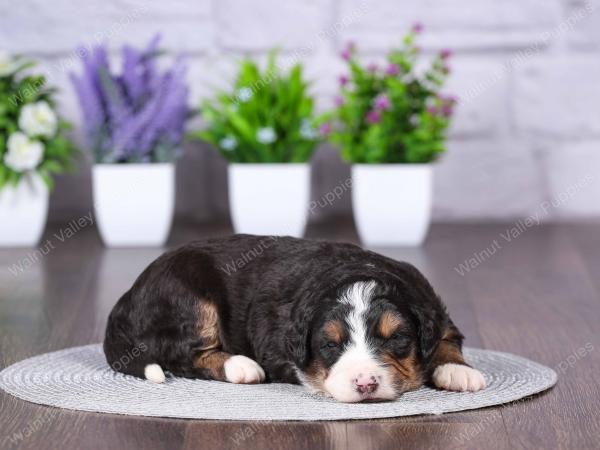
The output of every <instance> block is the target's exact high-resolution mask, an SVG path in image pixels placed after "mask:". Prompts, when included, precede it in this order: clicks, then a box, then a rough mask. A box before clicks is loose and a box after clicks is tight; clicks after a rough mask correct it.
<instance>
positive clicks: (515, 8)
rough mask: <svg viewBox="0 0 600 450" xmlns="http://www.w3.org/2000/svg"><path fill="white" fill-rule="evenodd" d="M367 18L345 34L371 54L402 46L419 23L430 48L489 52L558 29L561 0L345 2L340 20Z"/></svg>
mask: <svg viewBox="0 0 600 450" xmlns="http://www.w3.org/2000/svg"><path fill="white" fill-rule="evenodd" d="M361 5H366V6H365V7H364V13H363V14H362V15H361V16H360V17H359V18H358V20H357V21H355V22H354V23H353V24H352V25H351V26H349V27H348V28H347V29H346V30H345V31H344V33H343V39H344V40H348V39H351V40H355V41H356V42H358V43H359V44H360V45H362V46H364V47H365V48H367V49H369V50H385V49H388V48H389V47H390V46H392V45H395V44H397V43H399V42H400V40H401V38H402V36H403V35H404V33H405V32H406V31H407V30H408V29H409V28H410V27H411V25H412V24H413V23H415V22H421V23H423V24H424V25H425V33H424V35H423V36H422V37H421V38H420V42H421V44H422V45H423V46H424V47H425V48H441V47H450V48H455V49H490V48H507V47H509V48H512V47H523V46H526V45H529V44H531V43H533V42H536V41H538V40H539V39H540V38H541V37H542V33H543V32H548V31H551V30H552V29H553V28H554V27H556V26H557V25H558V24H559V21H560V14H561V7H560V2H559V1H557V0H551V1H548V0H510V1H507V0H504V1H496V0H463V1H461V2H460V3H459V2H455V1H450V0H443V1H440V0H408V1H402V2H399V1H395V0H385V1H378V2H365V1H361V0H342V3H341V8H340V14H341V15H344V14H349V13H350V12H351V11H356V10H357V9H358V8H360V6H361Z"/></svg>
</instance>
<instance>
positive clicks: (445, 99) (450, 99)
mask: <svg viewBox="0 0 600 450" xmlns="http://www.w3.org/2000/svg"><path fill="white" fill-rule="evenodd" d="M439 97H440V100H441V101H442V102H444V103H448V104H451V105H453V104H455V103H458V98H457V97H456V96H454V95H440V96H439Z"/></svg>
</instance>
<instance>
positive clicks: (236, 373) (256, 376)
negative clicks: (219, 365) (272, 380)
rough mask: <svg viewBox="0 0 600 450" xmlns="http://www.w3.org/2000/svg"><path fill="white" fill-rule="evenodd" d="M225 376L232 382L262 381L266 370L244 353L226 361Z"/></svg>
mask: <svg viewBox="0 0 600 450" xmlns="http://www.w3.org/2000/svg"><path fill="white" fill-rule="evenodd" d="M224 369H225V378H226V379H227V381H229V382H230V383H260V382H261V381H263V380H264V379H265V371H264V370H263V369H262V367H260V366H259V365H258V363H257V362H256V361H254V360H252V359H250V358H247V357H245V356H243V355H235V356H232V357H231V358H229V359H228V360H227V361H225V364H224Z"/></svg>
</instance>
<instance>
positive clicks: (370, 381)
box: [354, 374, 379, 394]
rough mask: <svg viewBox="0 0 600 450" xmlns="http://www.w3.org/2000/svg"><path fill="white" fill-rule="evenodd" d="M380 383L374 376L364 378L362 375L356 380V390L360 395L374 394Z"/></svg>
mask: <svg viewBox="0 0 600 450" xmlns="http://www.w3.org/2000/svg"><path fill="white" fill-rule="evenodd" d="M378 386H379V383H378V382H377V380H376V379H375V377H374V376H370V377H369V376H363V375H362V374H361V375H359V376H358V378H355V379H354V388H355V389H356V391H357V392H359V393H360V394H372V393H373V392H375V391H376V390H377V387H378Z"/></svg>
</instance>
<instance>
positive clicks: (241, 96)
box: [237, 87, 252, 103]
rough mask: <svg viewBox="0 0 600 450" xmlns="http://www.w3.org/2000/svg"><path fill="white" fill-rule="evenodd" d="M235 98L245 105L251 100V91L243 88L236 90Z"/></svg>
mask: <svg viewBox="0 0 600 450" xmlns="http://www.w3.org/2000/svg"><path fill="white" fill-rule="evenodd" d="M237 98H238V100H239V101H240V102H242V103H246V102H247V101H248V100H250V99H251V98H252V89H250V88H249V87H243V88H240V89H238V93H237Z"/></svg>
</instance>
